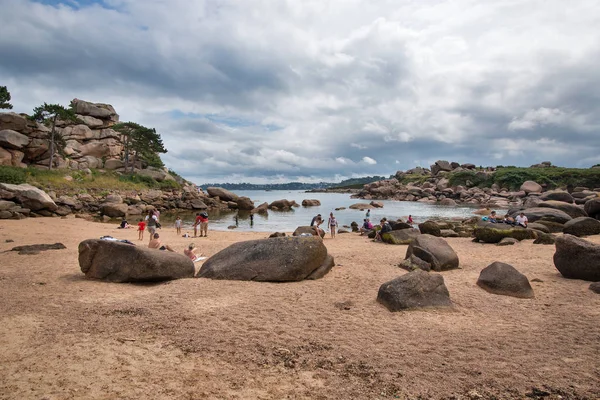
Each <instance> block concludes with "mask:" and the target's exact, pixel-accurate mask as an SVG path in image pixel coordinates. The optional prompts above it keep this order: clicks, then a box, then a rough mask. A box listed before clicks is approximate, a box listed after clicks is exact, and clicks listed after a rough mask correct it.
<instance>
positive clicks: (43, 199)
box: [0, 183, 58, 211]
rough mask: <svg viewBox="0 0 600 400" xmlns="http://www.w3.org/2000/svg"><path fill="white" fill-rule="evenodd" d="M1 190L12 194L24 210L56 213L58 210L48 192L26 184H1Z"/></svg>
mask: <svg viewBox="0 0 600 400" xmlns="http://www.w3.org/2000/svg"><path fill="white" fill-rule="evenodd" d="M0 189H3V190H6V191H9V192H12V193H13V194H14V196H15V197H16V199H17V200H18V201H19V203H21V205H22V206H23V207H24V208H28V209H30V210H32V211H38V210H49V211H54V210H56V209H57V208H58V206H57V205H56V203H55V202H54V201H53V200H52V198H51V197H50V196H49V195H48V194H47V193H46V192H44V191H43V190H41V189H38V188H36V187H35V186H31V185H28V184H26V183H23V184H21V185H12V184H9V183H0Z"/></svg>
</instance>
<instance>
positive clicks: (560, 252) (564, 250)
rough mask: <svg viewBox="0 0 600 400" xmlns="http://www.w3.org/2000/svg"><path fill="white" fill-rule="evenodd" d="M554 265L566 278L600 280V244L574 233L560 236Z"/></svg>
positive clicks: (557, 239) (557, 241) (557, 240)
mask: <svg viewBox="0 0 600 400" xmlns="http://www.w3.org/2000/svg"><path fill="white" fill-rule="evenodd" d="M554 266H555V267H556V269H558V271H559V272H560V273H561V274H562V276H564V277H565V278H569V279H583V280H585V281H592V282H597V281H600V246H599V245H596V244H593V243H590V242H588V241H586V240H583V239H580V238H578V237H576V236H573V235H568V234H565V235H562V236H559V237H557V238H556V252H555V253H554Z"/></svg>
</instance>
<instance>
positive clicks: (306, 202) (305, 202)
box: [302, 199, 321, 207]
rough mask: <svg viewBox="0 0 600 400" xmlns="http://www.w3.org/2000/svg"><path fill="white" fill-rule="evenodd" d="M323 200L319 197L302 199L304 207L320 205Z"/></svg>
mask: <svg viewBox="0 0 600 400" xmlns="http://www.w3.org/2000/svg"><path fill="white" fill-rule="evenodd" d="M320 205H321V202H320V201H319V200H317V199H304V200H302V206H303V207H315V206H320Z"/></svg>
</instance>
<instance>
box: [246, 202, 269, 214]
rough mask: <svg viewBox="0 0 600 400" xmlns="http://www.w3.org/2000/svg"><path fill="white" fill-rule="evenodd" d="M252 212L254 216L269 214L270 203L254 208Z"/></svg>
mask: <svg viewBox="0 0 600 400" xmlns="http://www.w3.org/2000/svg"><path fill="white" fill-rule="evenodd" d="M250 212H251V213H252V214H266V213H268V212H269V203H267V202H264V203H262V204H261V205H259V206H258V207H255V208H253V209H252V210H251V211H250Z"/></svg>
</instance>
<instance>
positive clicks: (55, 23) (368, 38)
mask: <svg viewBox="0 0 600 400" xmlns="http://www.w3.org/2000/svg"><path fill="white" fill-rule="evenodd" d="M0 10H2V11H1V12H0V26H1V27H2V29H1V34H0V55H1V56H0V85H2V86H4V85H6V86H8V89H9V91H10V92H11V95H12V103H13V105H14V109H13V111H15V112H27V113H30V112H31V110H32V109H33V108H34V107H35V106H37V105H39V104H41V103H43V102H48V103H59V104H63V105H68V104H69V101H70V100H72V99H73V98H79V99H83V100H87V101H92V102H101V103H109V104H112V105H113V106H114V107H115V109H116V110H117V112H118V113H119V115H120V119H121V120H122V121H134V122H138V123H140V124H143V125H145V126H148V127H153V128H156V129H157V131H158V132H159V133H160V134H161V135H162V138H163V140H164V143H165V146H166V148H167V149H168V153H167V154H165V155H163V156H162V159H163V161H164V162H165V164H166V165H167V166H168V167H169V168H172V169H174V170H175V171H177V172H179V173H180V174H181V175H182V176H184V177H185V178H187V179H190V180H192V181H193V182H195V183H198V184H202V183H208V182H211V183H216V182H251V183H282V182H289V181H303V182H319V181H329V182H331V181H340V180H342V179H345V178H350V177H358V176H366V175H384V176H387V175H391V174H394V173H395V172H396V171H397V170H407V169H410V168H413V167H415V166H423V167H429V165H431V164H432V163H433V162H435V161H436V160H440V159H441V160H448V161H457V162H459V163H474V164H476V165H484V166H488V165H491V166H495V165H517V166H529V165H532V164H536V163H539V162H542V161H551V162H552V163H553V164H555V165H560V166H569V167H581V168H588V167H590V166H592V165H594V164H597V163H600V67H599V66H600V29H599V28H598V27H600V7H598V3H597V0H571V1H569V2H567V1H564V0H493V1H481V0H448V1H442V0H191V1H190V0H169V1H166V0H164V1H163V0H102V1H99V0H85V1H83V0H64V1H57V0H38V1H31V0H0Z"/></svg>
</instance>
